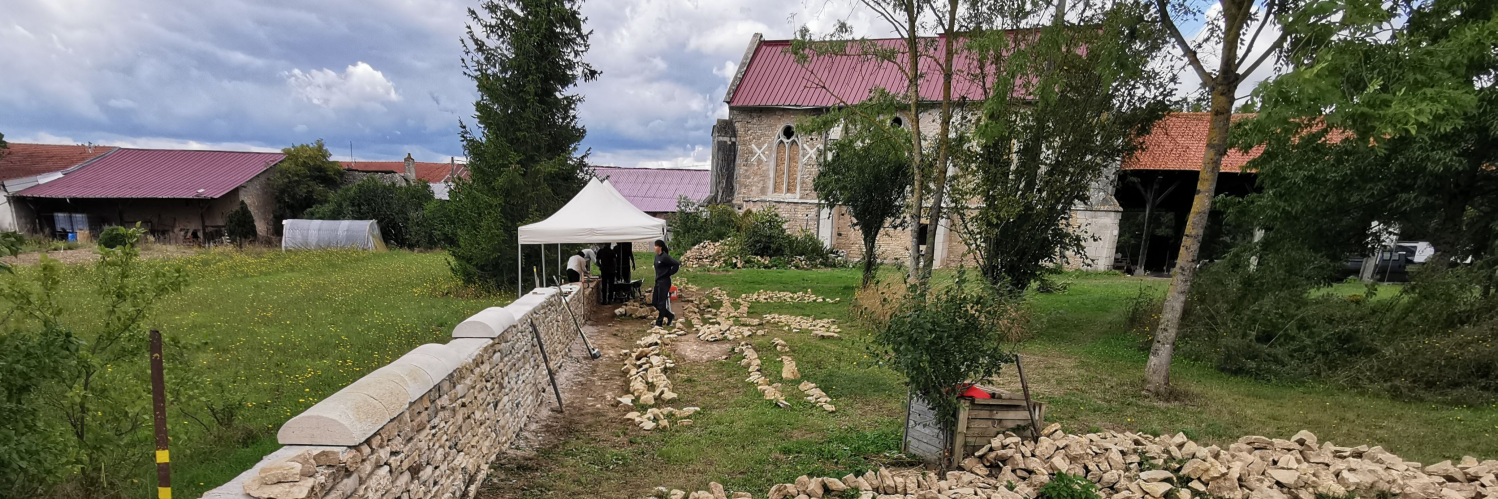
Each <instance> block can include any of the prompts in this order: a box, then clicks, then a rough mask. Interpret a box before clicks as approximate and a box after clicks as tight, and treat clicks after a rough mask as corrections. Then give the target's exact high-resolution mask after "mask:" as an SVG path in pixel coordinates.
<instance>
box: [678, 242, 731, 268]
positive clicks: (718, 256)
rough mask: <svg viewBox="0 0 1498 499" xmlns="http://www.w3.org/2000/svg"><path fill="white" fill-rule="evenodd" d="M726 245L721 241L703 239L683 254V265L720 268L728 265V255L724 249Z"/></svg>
mask: <svg viewBox="0 0 1498 499" xmlns="http://www.w3.org/2000/svg"><path fill="white" fill-rule="evenodd" d="M725 246H726V245H725V244H724V243H722V242H719V241H703V242H700V243H697V245H696V246H693V247H692V248H691V249H688V250H687V252H686V253H682V254H681V260H680V261H681V266H683V267H688V268H694V267H695V268H713V269H715V268H720V267H724V266H727V263H728V261H727V256H726V255H725V254H724V252H723V249H724V247H725Z"/></svg>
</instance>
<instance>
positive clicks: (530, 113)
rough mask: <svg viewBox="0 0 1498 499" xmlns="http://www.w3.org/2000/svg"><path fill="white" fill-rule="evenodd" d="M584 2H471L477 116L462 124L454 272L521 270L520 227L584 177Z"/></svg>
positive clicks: (505, 274)
mask: <svg viewBox="0 0 1498 499" xmlns="http://www.w3.org/2000/svg"><path fill="white" fill-rule="evenodd" d="M579 3H580V2H579V1H578V0H487V1H485V2H483V3H481V4H480V5H479V9H478V10H474V9H469V10H468V17H469V20H470V22H469V24H468V32H467V33H468V34H467V39H466V40H465V41H464V42H463V46H464V59H463V68H464V72H465V74H467V75H468V77H469V78H472V79H473V81H474V83H475V84H476V85H477V87H478V93H479V99H478V101H477V102H475V103H474V109H475V113H474V124H473V125H472V126H470V125H468V124H467V123H464V124H462V127H461V132H460V137H461V139H462V141H463V149H464V151H466V152H467V154H468V171H469V174H470V176H469V178H468V179H462V180H459V181H458V182H457V185H455V186H454V187H453V190H452V194H451V195H452V203H451V205H450V206H449V208H450V209H451V212H450V213H449V215H450V216H451V217H452V219H453V220H454V222H455V223H454V224H453V226H452V228H453V230H454V231H455V234H454V236H455V237H454V238H455V240H456V244H454V245H453V246H452V247H451V248H449V253H450V254H451V255H452V257H453V260H454V265H453V271H454V273H455V274H457V275H458V276H459V277H460V278H462V279H463V280H464V281H465V282H469V283H475V284H483V285H487V286H491V287H498V286H500V285H502V284H504V283H506V282H509V280H511V279H514V278H516V277H518V276H517V275H516V273H515V272H516V269H515V266H516V265H517V262H516V255H515V253H516V245H517V244H518V242H517V240H516V230H517V229H518V228H519V226H520V225H522V224H524V223H526V222H528V221H532V220H537V219H540V218H542V217H545V216H548V215H550V214H551V213H553V212H555V211H556V210H557V209H558V208H560V207H561V206H562V205H563V204H565V203H566V202H567V200H568V199H570V198H571V197H572V196H573V195H574V194H576V193H577V192H578V191H579V190H581V189H582V187H583V185H585V183H586V179H587V174H588V173H587V169H586V164H585V162H584V159H585V158H586V156H587V154H586V153H584V154H582V155H578V154H577V144H578V142H580V141H582V139H583V135H584V134H585V133H586V131H585V130H584V129H583V127H582V125H580V124H578V122H577V105H578V103H579V102H582V96H581V95H577V94H572V93H568V92H569V90H571V89H572V87H573V86H575V85H577V83H578V82H580V81H590V80H593V79H594V78H597V77H598V71H596V70H594V69H593V67H592V66H590V65H588V63H586V62H583V60H582V57H583V54H584V53H586V52H587V50H588V37H589V35H591V34H592V32H591V31H588V30H586V29H584V28H583V22H584V21H585V20H584V18H583V17H582V15H581V14H579V13H578V5H579Z"/></svg>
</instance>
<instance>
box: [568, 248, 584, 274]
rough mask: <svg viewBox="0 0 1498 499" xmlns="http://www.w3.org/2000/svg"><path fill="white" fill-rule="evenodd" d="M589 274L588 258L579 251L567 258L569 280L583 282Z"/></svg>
mask: <svg viewBox="0 0 1498 499" xmlns="http://www.w3.org/2000/svg"><path fill="white" fill-rule="evenodd" d="M585 275H588V259H587V257H584V256H583V252H581V251H579V252H577V254H575V255H572V258H568V259H567V282H581V281H582V280H583V276H585Z"/></svg>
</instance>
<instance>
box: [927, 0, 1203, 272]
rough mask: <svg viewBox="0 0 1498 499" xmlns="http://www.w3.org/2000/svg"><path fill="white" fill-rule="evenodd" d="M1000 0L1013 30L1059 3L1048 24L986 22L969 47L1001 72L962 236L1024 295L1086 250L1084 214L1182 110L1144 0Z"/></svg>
mask: <svg viewBox="0 0 1498 499" xmlns="http://www.w3.org/2000/svg"><path fill="white" fill-rule="evenodd" d="M996 4H999V5H996V7H998V8H1000V9H1002V13H1001V14H1000V15H997V16H994V17H993V22H995V23H997V24H1000V25H1001V26H1002V25H1013V24H1020V25H1023V24H1027V23H1032V22H1033V21H1032V20H1033V19H1036V18H1043V17H1044V16H1045V14H1046V13H1048V12H1050V11H1051V9H1053V8H1057V9H1058V10H1057V11H1056V15H1054V16H1053V17H1052V19H1053V22H1051V23H1050V24H1049V25H1047V26H1044V27H1041V28H1038V29H1012V30H985V31H983V32H982V33H984V34H981V35H976V36H974V37H973V38H972V39H971V40H970V41H968V43H967V48H968V50H970V51H972V53H973V54H974V56H975V58H976V59H978V60H980V61H983V62H984V63H991V64H993V65H996V66H997V68H995V69H994V70H993V71H990V72H989V74H990V75H991V77H992V80H991V87H990V91H989V97H988V99H987V100H986V101H985V102H984V103H983V108H982V116H981V119H980V121H979V124H978V125H977V127H976V129H975V132H974V141H973V143H974V144H975V145H976V147H975V148H973V150H972V151H971V152H970V153H967V154H963V155H961V156H960V161H958V163H959V164H961V168H962V170H961V172H962V174H961V176H960V178H961V180H960V181H958V182H957V183H956V184H955V185H954V187H953V195H954V197H957V198H960V199H968V200H973V201H976V202H977V203H976V206H974V207H972V208H970V209H963V210H958V211H957V213H956V215H957V218H958V220H959V221H960V224H959V230H958V232H959V234H960V235H961V236H962V238H963V241H964V242H965V243H966V244H967V246H968V248H970V249H971V250H972V254H973V255H974V257H975V258H976V259H977V263H978V267H979V269H980V270H981V271H982V273H983V276H984V278H986V279H987V280H988V281H989V283H990V284H993V285H994V286H997V287H998V288H999V289H1001V290H1004V291H1006V292H1008V293H1010V294H1019V293H1022V292H1024V290H1025V288H1026V287H1028V286H1029V285H1030V283H1031V282H1033V281H1034V280H1036V279H1037V278H1039V277H1041V276H1042V275H1043V273H1044V272H1045V271H1046V269H1048V268H1051V267H1052V266H1054V265H1056V264H1060V263H1061V260H1062V259H1063V258H1066V257H1067V256H1066V255H1082V254H1084V251H1083V243H1084V240H1085V238H1086V236H1085V235H1083V234H1079V233H1077V232H1076V231H1074V230H1072V227H1071V224H1070V223H1069V222H1070V220H1071V214H1072V211H1073V210H1074V209H1076V207H1078V206H1085V205H1088V204H1091V203H1092V202H1093V201H1094V198H1105V197H1108V196H1111V195H1112V192H1111V188H1112V174H1113V171H1114V170H1115V169H1116V168H1117V165H1118V164H1119V161H1121V160H1122V159H1125V158H1127V157H1128V156H1130V155H1132V154H1133V153H1134V151H1135V150H1136V149H1138V147H1139V140H1138V139H1139V138H1140V137H1142V136H1143V135H1145V134H1147V133H1149V130H1150V127H1151V126H1152V125H1153V124H1154V123H1155V121H1157V120H1159V119H1160V118H1161V117H1163V116H1164V115H1165V113H1166V112H1168V111H1169V110H1170V107H1171V105H1172V102H1171V101H1172V96H1171V94H1172V93H1173V90H1172V89H1173V87H1174V83H1175V82H1174V79H1175V76H1174V74H1173V72H1172V71H1169V70H1168V68H1166V67H1164V66H1162V65H1154V64H1150V61H1151V60H1153V59H1155V58H1157V57H1158V56H1159V55H1160V54H1161V52H1162V50H1163V48H1164V47H1165V46H1166V43H1167V42H1166V39H1165V37H1164V34H1163V33H1161V32H1160V31H1161V30H1160V29H1159V25H1158V24H1156V23H1155V21H1154V20H1153V19H1151V17H1150V16H1151V12H1150V11H1151V9H1149V8H1147V7H1146V5H1144V4H1141V3H1137V2H1132V3H1131V2H1117V3H1114V4H1113V5H1112V6H1111V7H1110V8H1109V9H1108V10H1105V11H1100V12H1095V11H1089V10H1088V9H1087V8H1086V7H1085V6H1081V7H1077V8H1074V9H1073V10H1072V11H1070V12H1067V11H1063V10H1059V9H1065V7H1051V6H1050V4H1049V3H1042V2H1032V1H1029V0H1019V1H1014V2H996ZM1067 18H1070V19H1071V20H1070V21H1067V20H1066V19H1067ZM965 152H967V151H965ZM1105 256H1108V257H1111V256H1112V255H1105Z"/></svg>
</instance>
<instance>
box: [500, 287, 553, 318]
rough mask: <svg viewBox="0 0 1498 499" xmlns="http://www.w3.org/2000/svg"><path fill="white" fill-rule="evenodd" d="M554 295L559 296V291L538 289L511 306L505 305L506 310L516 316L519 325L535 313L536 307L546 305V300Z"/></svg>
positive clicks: (511, 303)
mask: <svg viewBox="0 0 1498 499" xmlns="http://www.w3.org/2000/svg"><path fill="white" fill-rule="evenodd" d="M554 294H557V290H556V289H555V288H538V289H536V290H535V291H531V292H530V293H526V295H525V296H522V297H520V298H519V299H517V300H515V301H513V302H510V304H509V305H505V309H506V310H509V311H510V313H511V314H513V315H514V316H515V321H516V323H519V322H520V321H522V320H524V319H526V316H527V315H530V313H531V312H532V311H534V310H535V309H536V307H539V306H541V304H542V303H546V299H547V298H551V295H554Z"/></svg>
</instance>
